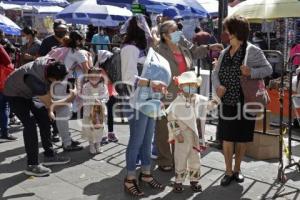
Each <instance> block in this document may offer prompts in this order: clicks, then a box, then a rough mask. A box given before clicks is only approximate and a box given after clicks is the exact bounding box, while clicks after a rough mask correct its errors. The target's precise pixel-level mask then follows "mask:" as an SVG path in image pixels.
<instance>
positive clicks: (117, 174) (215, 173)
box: [0, 121, 300, 200]
mask: <svg viewBox="0 0 300 200" xmlns="http://www.w3.org/2000/svg"><path fill="white" fill-rule="evenodd" d="M71 127H72V137H73V138H74V139H78V140H79V141H81V142H82V144H83V145H84V146H87V145H88V144H87V142H84V141H83V140H81V139H80V132H79V131H78V130H79V126H78V125H77V124H76V121H72V122H71ZM14 129H16V131H17V132H16V133H15V135H16V136H17V137H18V138H19V140H18V141H16V142H4V141H0V142H2V143H0V162H1V164H0V199H18V200H19V199H28V200H35V199H51V200H52V199H53V200H67V199H72V200H73V199H74V200H79V199H82V200H83V199H84V200H85V199H87V200H89V199H99V200H106V199H107V200H115V199H116V200H121V199H131V198H130V197H128V196H127V195H126V194H124V192H123V186H122V182H123V178H124V175H125V170H124V167H125V150H126V144H127V141H128V126H127V125H117V126H116V132H117V133H118V136H119V138H120V142H119V143H118V144H114V143H111V144H108V145H106V146H105V147H104V152H103V153H102V154H100V155H97V156H94V157H91V156H90V155H89V154H88V149H87V148H86V149H84V150H83V151H80V152H73V153H62V154H63V155H67V156H70V157H71V158H72V161H71V162H70V163H69V164H67V165H62V166H55V167H52V168H51V169H52V170H53V174H51V175H50V176H48V177H42V178H34V177H28V176H26V175H24V174H23V173H22V170H23V169H24V166H25V163H26V159H25V154H24V147H23V140H22V134H21V129H19V130H18V128H17V127H15V128H14ZM207 129H208V133H209V135H214V132H215V127H214V126H210V125H208V126H207ZM208 137H210V136H208ZM294 150H296V152H298V155H299V152H300V145H298V144H296V147H295V149H294ZM40 152H42V149H41V150H40ZM59 152H61V149H59ZM202 157H203V158H202V178H201V184H202V187H203V190H204V191H203V192H202V193H196V194H193V193H192V192H191V190H190V189H189V187H188V183H186V187H185V191H184V193H182V194H174V193H173V192H172V191H171V190H172V188H171V187H170V186H168V187H166V189H165V190H164V191H162V192H158V191H153V190H151V189H150V188H148V187H146V188H144V191H145V193H146V195H147V196H146V197H145V198H143V199H155V200H158V199H170V200H177V199H178V200H185V199H204V200H235V199H275V197H276V196H274V195H275V194H276V193H280V192H281V193H280V194H281V195H283V196H281V197H278V198H276V199H295V200H296V199H300V195H299V193H300V173H299V172H296V171H290V172H288V173H287V176H288V178H289V180H288V182H287V183H286V184H285V185H280V184H276V176H277V168H278V162H277V161H276V160H273V161H268V162H265V161H256V160H253V159H250V158H246V160H245V162H243V164H242V169H243V172H244V174H245V176H246V180H245V182H244V183H242V184H236V183H234V184H231V185H230V186H229V187H226V188H223V187H221V186H220V185H219V182H220V179H221V178H222V176H223V174H224V161H223V156H222V153H221V152H220V151H219V150H216V149H214V148H209V150H208V151H207V152H206V153H205V154H204V155H202ZM41 160H42V154H41ZM154 174H155V176H156V177H158V179H159V180H160V181H162V182H163V183H164V184H166V185H169V184H170V180H174V176H173V175H174V174H173V173H163V172H160V171H158V170H157V169H154Z"/></svg>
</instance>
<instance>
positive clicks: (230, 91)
mask: <svg viewBox="0 0 300 200" xmlns="http://www.w3.org/2000/svg"><path fill="white" fill-rule="evenodd" d="M224 28H225V32H227V34H228V35H229V39H230V45H229V46H228V48H226V49H225V50H224V51H223V52H222V53H221V55H220V57H219V60H218V63H217V65H216V68H215V70H214V72H213V84H214V87H215V89H216V93H217V95H218V96H219V97H220V98H221V99H222V104H221V106H220V117H219V124H218V132H219V134H220V137H221V138H220V139H221V140H222V141H223V153H224V158H225V164H226V174H225V176H224V177H223V179H222V180H221V185H222V186H226V185H229V184H230V183H231V181H232V180H236V181H237V182H243V181H244V177H243V175H242V173H241V169H240V166H241V161H242V159H243V157H244V155H245V152H246V144H247V142H251V141H252V140H253V132H254V127H255V116H251V115H249V114H248V113H246V112H245V109H244V95H243V91H242V88H241V85H240V76H241V75H244V76H249V77H251V78H252V79H255V78H264V77H266V76H269V75H271V73H272V67H271V65H270V63H269V62H268V61H267V59H266V58H265V56H264V54H263V52H262V50H261V49H259V48H258V47H256V46H254V45H253V44H251V43H249V42H247V40H248V36H249V30H250V28H249V23H248V21H247V20H246V19H245V18H243V17H240V16H233V17H229V18H226V19H225V20H224ZM246 54H247V59H246V60H245V55H246ZM234 145H235V148H234ZM234 149H235V165H234V169H232V160H233V151H234Z"/></svg>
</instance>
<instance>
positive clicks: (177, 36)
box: [170, 31, 182, 44]
mask: <svg viewBox="0 0 300 200" xmlns="http://www.w3.org/2000/svg"><path fill="white" fill-rule="evenodd" d="M181 35H182V32H181V31H175V32H173V33H170V36H171V41H172V42H173V43H174V44H177V43H178V42H179V41H180V38H181Z"/></svg>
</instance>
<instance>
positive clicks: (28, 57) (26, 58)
mask: <svg viewBox="0 0 300 200" xmlns="http://www.w3.org/2000/svg"><path fill="white" fill-rule="evenodd" d="M23 58H24V59H25V60H34V56H32V55H30V54H28V53H25V54H24V55H23Z"/></svg>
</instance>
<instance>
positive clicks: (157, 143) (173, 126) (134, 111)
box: [0, 7, 272, 196]
mask: <svg viewBox="0 0 300 200" xmlns="http://www.w3.org/2000/svg"><path fill="white" fill-rule="evenodd" d="M150 22H151V21H150V20H149V17H148V16H147V15H142V14H138V15H135V16H133V17H131V18H130V19H128V21H126V22H125V24H122V25H120V26H119V31H118V33H117V34H116V35H115V36H114V37H112V38H110V37H109V36H108V35H107V33H106V30H105V29H104V28H98V30H97V29H95V28H94V27H93V26H89V27H88V32H87V34H86V36H85V35H84V34H83V33H81V32H80V31H78V30H72V31H69V27H68V25H67V24H66V23H65V22H64V21H63V20H56V21H55V22H54V25H53V29H54V34H53V35H50V36H48V37H46V38H45V39H43V40H42V41H40V40H39V39H37V31H36V30H34V29H32V28H31V27H24V28H23V30H22V47H21V49H20V62H21V65H22V66H20V67H18V68H16V69H14V66H13V61H12V56H10V52H7V51H6V49H5V48H4V46H2V45H0V66H1V67H0V69H1V71H0V72H1V73H0V74H1V84H0V86H1V87H0V109H1V110H0V111H1V115H0V117H1V124H0V125H1V138H5V139H10V140H15V139H16V138H15V137H14V136H12V135H10V134H9V131H8V121H9V115H10V113H12V114H14V115H16V116H17V117H18V119H19V120H20V121H21V123H22V125H23V127H24V129H23V138H24V144H25V152H26V155H27V166H26V169H25V174H27V175H32V176H45V175H48V174H50V173H51V169H50V168H48V166H51V165H58V164H66V163H68V162H69V161H70V158H68V157H62V156H60V155H58V154H57V153H56V152H55V151H54V150H53V143H55V142H59V141H60V140H61V141H62V148H63V150H64V151H67V152H69V151H80V150H81V149H82V148H83V147H82V146H81V144H80V143H79V142H78V141H75V140H73V139H72V138H71V135H70V130H69V119H71V118H78V119H81V118H82V120H81V122H82V136H83V138H84V139H85V140H86V141H88V142H89V152H90V153H91V154H92V155H95V154H98V153H101V152H102V149H101V147H102V146H103V145H105V144H107V143H108V142H118V138H117V135H116V134H115V133H114V116H115V115H116V113H115V112H114V111H115V108H116V105H117V102H120V101H121V102H122V103H123V106H122V114H123V115H124V116H125V117H127V118H128V123H129V132H130V133H129V142H128V145H127V150H126V170H127V174H126V177H125V178H124V189H125V191H126V192H127V193H129V194H131V195H133V196H143V195H144V192H143V191H142V188H141V187H140V184H139V183H141V182H144V183H146V184H147V185H149V186H150V187H152V188H153V189H158V190H163V189H164V185H162V184H161V183H160V181H159V180H158V179H157V178H154V177H153V176H152V173H151V165H152V164H153V162H152V159H151V158H153V159H155V160H156V162H155V163H156V164H157V166H158V168H159V169H160V170H161V171H163V172H172V171H173V170H174V171H175V174H174V175H175V183H174V186H173V187H174V192H183V187H182V183H183V181H184V179H185V177H186V176H187V175H189V179H190V186H191V189H192V191H194V192H200V191H201V190H202V188H201V184H200V183H199V181H200V176H201V170H200V169H201V165H200V157H201V156H200V153H201V142H200V139H201V138H200V137H199V135H200V132H202V133H203V132H204V131H205V128H204V126H205V117H206V114H207V111H209V110H212V109H216V108H218V109H219V110H220V113H221V114H220V116H219V123H218V127H217V131H218V135H219V136H220V138H219V139H220V141H222V144H223V145H222V146H223V153H224V158H225V166H226V174H225V176H224V177H223V178H222V180H221V185H222V186H227V185H229V184H230V183H231V181H233V180H236V181H237V182H243V180H244V177H243V174H242V172H241V161H242V159H243V157H244V154H245V150H246V143H247V142H251V141H252V140H253V132H254V126H255V120H253V119H249V118H248V117H247V116H248V115H251V114H248V113H246V116H244V115H243V116H242V117H240V116H238V117H236V116H237V113H238V112H239V111H240V110H242V111H244V109H243V105H244V94H245V92H247V91H243V90H242V88H241V83H240V76H246V77H251V78H264V77H267V76H269V75H271V73H272V67H271V65H270V64H269V62H268V61H267V60H266V58H265V56H264V54H263V52H262V50H261V49H260V48H259V47H257V46H255V45H252V44H251V43H250V42H248V38H249V34H250V28H249V22H248V21H247V20H246V19H245V18H243V17H240V16H233V17H229V18H227V19H225V21H224V33H225V34H226V35H227V38H228V44H227V48H225V49H224V47H223V45H222V44H218V43H216V39H215V37H214V36H213V35H211V34H210V33H208V32H205V31H204V30H202V29H201V27H197V28H196V29H195V37H194V38H193V41H189V40H188V39H186V38H185V36H184V34H183V32H182V31H181V30H182V26H183V24H182V17H181V16H180V15H179V12H178V10H177V9H176V8H174V7H169V8H167V9H166V10H164V11H163V13H162V14H161V15H159V16H158V17H157V20H156V22H157V24H156V26H153V27H152V24H151V23H150ZM110 41H112V43H111V42H110ZM117 44H118V45H117ZM117 46H118V47H117ZM116 47H117V48H116ZM118 48H119V49H118ZM150 48H152V49H153V50H154V51H155V52H157V53H158V54H159V55H161V56H162V57H163V58H164V59H165V60H167V61H168V63H169V67H170V73H171V74H172V75H171V76H172V78H173V77H174V80H172V81H171V83H170V84H169V83H166V82H162V81H159V80H156V79H155V78H154V79H153V78H142V74H143V71H145V70H144V69H143V68H145V65H144V63H145V60H146V58H147V54H148V51H149V49H150ZM212 52H213V53H215V54H217V55H219V54H220V56H219V59H218V61H216V62H215V63H214V71H213V80H212V82H213V87H214V89H215V91H216V95H215V96H214V98H213V100H208V98H207V97H204V96H201V95H199V94H197V92H198V88H199V87H200V86H201V77H197V76H196V73H195V69H194V68H195V67H194V66H195V60H197V59H202V60H205V59H206V58H207V57H208V56H211V55H212V54H213V53H212ZM118 56H119V59H120V61H121V63H120V64H119V67H120V69H119V70H117V71H115V74H114V76H115V75H120V77H121V80H120V81H121V85H122V87H114V86H115V85H116V83H115V82H114V80H113V78H112V74H111V73H109V71H107V70H106V69H107V65H108V64H109V63H115V64H116V65H117V63H116V62H111V60H112V59H116V57H118ZM215 57H217V56H216V55H215ZM205 62H206V64H205V65H209V64H210V63H209V62H210V60H206V61H205ZM158 65H159V64H158ZM114 67H116V66H114ZM117 73H120V74H117ZM150 76H151V75H150ZM153 77H155V76H153ZM120 88H121V89H120ZM140 88H147V90H144V91H148V92H146V95H147V96H148V97H149V99H153V98H154V97H153V96H152V94H155V95H157V96H159V97H158V99H160V98H162V99H161V102H162V104H163V105H164V110H165V113H166V114H165V115H163V116H161V117H159V118H156V117H153V116H150V115H148V114H147V113H145V112H143V110H142V109H141V108H140V107H138V106H136V105H134V102H135V99H134V96H135V95H133V94H135V93H136V92H137V91H139V89H140ZM155 98H156V97H155ZM124 102H125V103H124ZM191 115H192V117H190V116H191ZM198 119H201V120H200V121H201V123H200V125H199V123H198V122H199V120H198ZM106 124H107V125H106ZM36 126H38V127H39V133H40V136H41V141H42V147H43V149H44V160H43V161H42V162H40V161H39V160H38V154H39V150H38V149H39V147H38V132H37V128H36ZM106 127H108V128H106ZM200 129H201V130H200ZM202 139H203V138H202ZM234 146H235V147H234ZM234 149H235V165H234V168H232V160H233V154H234ZM40 163H42V164H40ZM138 164H140V166H141V172H140V174H139V175H138V176H137V165H138Z"/></svg>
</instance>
